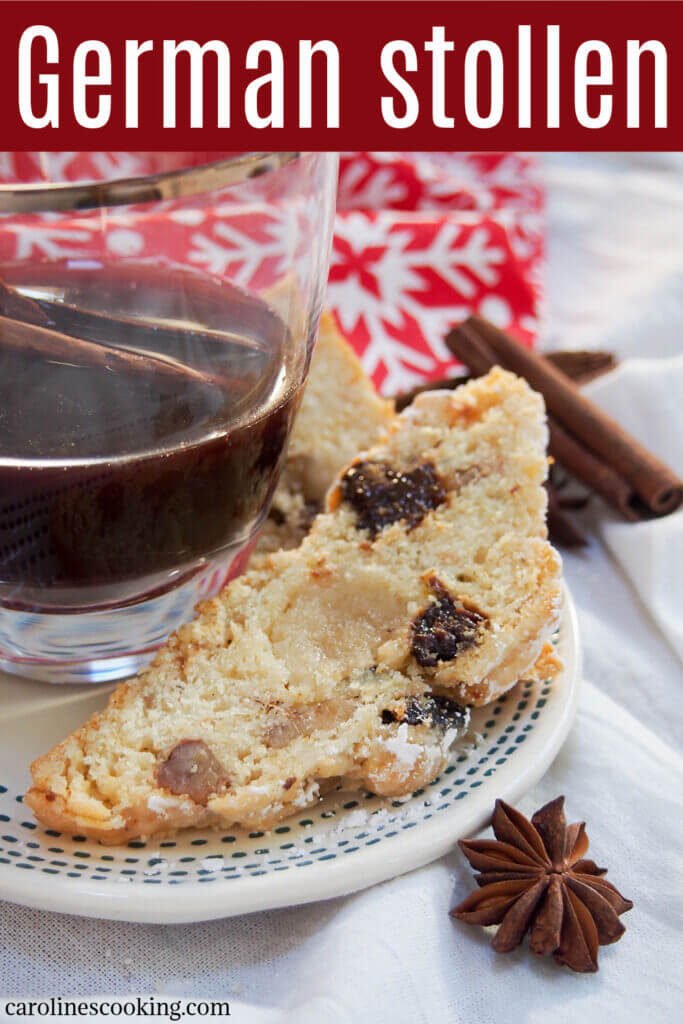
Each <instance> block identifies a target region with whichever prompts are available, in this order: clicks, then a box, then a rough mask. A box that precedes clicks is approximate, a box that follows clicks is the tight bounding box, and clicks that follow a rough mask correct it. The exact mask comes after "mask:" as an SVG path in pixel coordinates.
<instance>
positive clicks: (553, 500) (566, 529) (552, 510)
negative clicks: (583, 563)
mask: <svg viewBox="0 0 683 1024" xmlns="http://www.w3.org/2000/svg"><path fill="white" fill-rule="evenodd" d="M547 491H548V534H549V535H550V539H551V541H552V542H553V543H554V544H561V545H562V546H563V547H566V548H580V547H584V545H585V544H586V543H587V542H586V538H585V536H584V535H583V533H582V532H581V530H580V529H579V528H578V526H577V525H576V523H575V522H574V520H573V519H572V518H571V516H568V515H567V513H566V512H565V511H564V509H563V508H562V506H561V504H560V501H559V499H558V497H557V494H556V493H555V491H554V489H553V488H552V487H548V488H547Z"/></svg>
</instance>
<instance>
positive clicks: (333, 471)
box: [252, 313, 394, 565]
mask: <svg viewBox="0 0 683 1024" xmlns="http://www.w3.org/2000/svg"><path fill="white" fill-rule="evenodd" d="M393 415H394V409H393V404H392V403H391V402H389V401H387V400H386V399H384V398H380V396H379V395H378V394H377V392H376V391H375V389H374V387H373V385H372V383H371V381H370V380H368V378H367V377H366V376H365V374H364V373H363V369H362V367H361V365H360V362H359V361H358V358H357V356H356V354H355V352H354V351H353V349H352V348H351V346H350V345H349V343H348V342H347V341H346V339H345V338H344V337H343V336H342V335H341V334H340V332H339V330H338V329H337V326H336V324H335V321H334V318H333V317H332V314H331V313H323V316H322V319H321V321H320V331H319V333H318V343H317V345H316V347H315V351H314V353H313V360H312V362H311V369H310V373H309V375H308V381H307V384H306V387H305V389H304V394H303V398H302V400H301V406H300V408H299V412H298V414H297V418H296V420H295V422H294V428H293V430H292V436H291V438H290V442H289V449H288V453H287V459H286V462H285V465H284V469H283V472H282V476H281V477H280V482H279V483H278V486H277V489H276V491H275V495H274V497H273V502H272V505H271V507H270V513H269V515H268V516H267V518H266V520H265V522H264V524H263V528H262V530H261V534H260V536H259V539H258V542H257V544H256V548H255V551H254V556H253V558H252V565H253V564H255V561H254V559H256V558H258V557H259V556H260V555H263V554H267V553H270V552H272V551H277V550H279V549H281V548H293V547H296V546H297V545H298V544H299V543H300V542H301V540H302V539H303V537H304V536H305V534H306V533H307V532H308V530H309V527H310V525H311V523H312V522H313V519H314V517H315V516H316V515H317V513H318V512H319V511H320V509H321V507H322V503H323V500H324V497H325V492H326V491H327V489H328V487H329V486H330V484H331V483H332V481H333V480H334V478H335V477H336V475H337V473H338V472H339V471H340V469H341V468H342V467H343V466H345V465H346V464H347V463H348V462H350V461H351V459H352V458H353V457H354V456H355V455H356V454H357V453H358V452H360V451H362V450H363V449H365V448H369V447H371V446H372V445H373V444H375V443H376V442H377V441H378V440H379V438H380V436H381V435H382V433H383V432H384V431H385V430H386V429H387V427H388V426H389V424H390V423H391V420H392V418H393Z"/></svg>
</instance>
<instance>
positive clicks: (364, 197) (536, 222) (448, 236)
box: [0, 153, 543, 394]
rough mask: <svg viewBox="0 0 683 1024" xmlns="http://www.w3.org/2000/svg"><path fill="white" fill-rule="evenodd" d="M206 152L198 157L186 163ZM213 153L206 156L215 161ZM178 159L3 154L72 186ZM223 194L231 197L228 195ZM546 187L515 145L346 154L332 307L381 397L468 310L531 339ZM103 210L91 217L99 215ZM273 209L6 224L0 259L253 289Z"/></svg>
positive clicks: (21, 167) (444, 363)
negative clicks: (211, 280)
mask: <svg viewBox="0 0 683 1024" xmlns="http://www.w3.org/2000/svg"><path fill="white" fill-rule="evenodd" d="M200 156H203V157H206V158H207V159H208V158H210V157H211V154H193V159H194V162H197V161H198V158H199V157H200ZM215 156H216V154H214V157H215ZM179 159H181V160H183V161H185V160H186V156H184V155H182V154H176V155H174V154H151V153H85V154H83V153H81V154H79V153H22V154H12V153H5V154H0V180H3V181H6V182H11V181H36V180H53V181H60V180H61V181H75V180H83V179H99V178H104V177H110V176H117V177H126V176H135V175H139V174H146V173H152V172H157V171H160V170H170V169H172V168H173V167H174V166H175V165H176V164H177V163H178V160H179ZM226 195H227V194H226ZM542 214H543V190H542V188H541V186H540V183H539V179H538V172H537V167H536V164H535V162H534V160H533V159H532V158H531V157H529V156H526V155H522V154H519V153H347V154H344V155H343V156H342V159H341V167H340V175H339V200H338V211H337V217H336V223H335V232H334V242H333V247H332V258H331V266H330V277H329V286H328V292H327V303H328V305H329V306H330V307H331V308H332V310H333V312H334V314H335V315H336V317H337V319H338V321H339V323H340V326H341V328H342V330H343V331H344V333H345V334H346V335H347V336H348V337H349V338H350V340H351V342H352V343H353V345H354V347H355V348H356V350H357V351H358V353H359V355H360V357H361V359H362V362H363V365H364V367H365V369H366V371H367V372H368V374H370V376H372V378H373V380H374V381H375V383H376V385H377V386H378V387H379V388H380V389H381V390H382V391H384V392H385V393H386V394H391V393H395V392H397V391H402V390H404V389H407V388H409V387H411V386H413V385H414V384H416V383H418V382H419V381H420V380H421V379H425V378H430V379H431V378H435V377H439V376H442V375H443V374H444V373H445V372H446V371H447V370H448V368H449V367H450V366H451V365H452V363H453V361H452V359H451V357H450V354H449V353H448V351H447V349H446V347H445V345H444V342H443V339H444V336H445V334H446V333H447V331H448V329H449V327H450V326H451V325H452V324H453V323H455V322H457V321H459V320H461V319H463V318H464V317H466V316H467V315H468V314H469V313H471V312H477V313H480V314H481V315H482V316H485V317H487V318H488V319H490V320H492V321H494V322H495V323H497V324H498V325H499V326H501V327H505V328H509V329H510V330H511V331H512V333H514V334H516V335H517V336H518V337H520V338H521V339H522V340H524V341H526V342H527V343H529V344H531V343H532V341H533V339H534V336H535V334H536V332H537V323H538V315H539V303H540V271H541V265H542V259H543V226H542ZM95 218H98V220H97V223H96V224H95V223H94V219H95ZM282 227H283V225H282V224H281V223H279V222H278V220H277V217H276V216H272V215H270V214H269V213H267V212H266V213H264V212H263V211H260V212H257V213H254V212H250V211H248V210H243V209H242V210H241V209H239V208H238V207H236V206H235V204H231V203H230V202H229V201H224V202H220V201H219V202H216V203H214V204H212V206H211V207H207V206H205V205H202V203H201V200H199V201H198V202H197V203H196V204H194V205H192V206H187V204H185V205H184V206H182V207H180V206H178V204H174V203H173V202H167V203H164V204H158V205H155V207H154V208H152V210H151V212H150V211H149V210H145V209H144V208H128V209H116V210H111V211H108V212H107V215H106V220H105V223H104V225H103V223H102V220H101V218H100V215H99V213H98V212H97V211H95V212H91V213H82V214H74V215H73V216H71V217H63V216H62V217H59V218H57V217H54V216H53V215H50V214H45V215H32V216H25V217H22V218H7V219H5V220H0V260H13V259H22V260H23V259H64V258H79V257H80V258H84V257H90V258H93V257H95V258H103V257H105V256H106V255H107V252H109V253H110V254H113V255H116V256H120V257H129V258H138V259H139V258H144V259H148V258H153V259H169V258H172V259H174V260H176V261H178V262H181V263H186V264H187V265H188V266H195V267H201V268H203V269H204V270H205V271H207V272H209V273H211V274H214V275H217V276H219V277H220V276H226V275H227V276H230V277H231V279H232V280H234V281H236V283H237V284H240V285H243V286H244V287H247V288H259V287H263V286H266V285H268V284H269V282H271V281H272V280H274V279H276V278H277V276H278V274H280V273H282V272H285V271H286V269H287V267H286V266H285V263H286V251H287V250H286V235H285V233H284V232H283V230H282Z"/></svg>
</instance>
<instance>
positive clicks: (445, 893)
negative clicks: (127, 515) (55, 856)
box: [0, 154, 683, 1024]
mask: <svg viewBox="0 0 683 1024" xmlns="http://www.w3.org/2000/svg"><path fill="white" fill-rule="evenodd" d="M546 170H547V176H548V184H549V196H550V201H549V223H550V251H549V277H548V314H549V316H548V329H547V332H546V337H545V341H546V343H547V344H548V345H549V346H552V347H558V346H565V347H587V348H590V347H594V348H610V349H613V350H615V351H616V352H618V353H619V354H620V356H621V357H622V358H629V359H630V358H631V357H638V359H639V363H638V364H631V363H627V364H626V366H624V367H623V368H622V369H621V370H620V371H618V374H615V375H614V376H613V377H610V378H609V379H604V380H602V381H599V382H596V383H595V384H593V385H592V386H591V388H592V394H593V396H594V397H595V400H596V401H599V402H600V403H601V404H603V405H604V406H605V407H606V408H609V409H610V410H611V411H613V412H614V413H616V414H617V415H618V416H619V417H620V418H621V419H622V420H623V421H624V422H626V423H627V424H628V425H629V426H630V428H631V429H632V430H633V431H634V432H636V433H638V434H639V435H640V436H641V438H642V439H643V440H645V441H646V442H648V443H650V444H652V445H653V446H656V447H657V449H658V450H659V451H660V453H661V454H662V455H663V456H664V457H665V458H667V459H668V460H669V461H670V462H671V463H672V464H674V465H676V467H677V468H678V470H679V472H682V471H683V452H682V450H681V448H682V444H683V441H682V438H683V410H682V409H681V403H682V402H683V358H680V357H681V356H682V355H683V343H682V342H681V332H683V157H681V156H657V155H653V154H632V155H628V156H624V155H616V154H615V155H611V156H610V155H596V156H589V155H582V154H558V155H553V156H550V157H548V158H547V160H546ZM677 356H678V357H679V358H678V359H676V357H677ZM681 515H683V514H679V515H678V516H676V517H671V518H670V519H668V520H666V521H659V522H656V523H650V524H644V525H643V526H635V527H634V526H632V525H626V526H623V525H622V524H619V523H614V522H612V517H611V516H610V515H609V513H606V511H605V510H604V509H601V508H599V507H598V505H597V503H594V504H593V505H592V506H591V507H590V508H589V509H588V510H587V511H586V513H584V514H583V518H584V520H585V523H586V526H587V529H589V530H590V532H591V535H592V537H593V538H594V539H593V540H592V541H591V543H590V546H589V547H588V548H587V549H585V550H582V551H580V552H578V553H569V554H567V555H566V558H565V565H566V575H567V578H568V580H569V584H570V586H571V588H572V591H573V593H574V596H575V598H576V601H577V604H578V608H579V618H580V624H581V631H582V637H583V643H584V648H585V674H586V678H587V679H589V680H591V681H592V682H591V683H586V684H585V686H584V689H583V693H582V698H581V706H580V710H579V715H578V718H577V721H576V724H575V726H574V729H573V731H572V733H571V735H570V737H569V739H568V741H567V743H566V745H565V747H564V748H563V750H562V751H561V753H560V755H559V756H558V758H557V759H556V761H555V763H554V765H553V766H552V768H551V769H550V771H549V772H548V774H547V775H546V776H545V778H544V779H543V780H542V782H541V783H540V784H539V785H538V786H536V788H535V790H534V791H533V792H532V793H530V794H529V795H528V796H527V797H526V798H525V799H524V800H522V801H521V803H520V806H521V808H522V810H524V811H525V812H528V813H530V812H532V811H533V810H534V809H535V808H536V807H538V806H540V804H541V803H543V802H544V801H546V800H548V799H551V798H552V797H554V796H556V795H557V794H558V793H565V794H566V795H567V811H568V816H569V818H570V820H577V819H584V818H585V819H586V820H587V822H588V834H589V838H590V840H591V855H592V856H593V857H594V858H595V859H596V860H597V861H598V863H602V864H606V865H607V866H608V867H609V868H610V875H609V877H610V878H611V879H612V880H613V882H614V883H615V884H616V885H617V886H618V887H619V888H620V889H621V890H622V892H623V893H624V894H625V895H627V896H629V897H631V898H633V899H634V900H635V902H636V907H635V909H634V910H633V911H631V912H630V913H629V914H628V915H627V916H626V917H625V919H624V920H625V923H626V925H627V933H626V935H625V937H624V938H623V939H622V941H621V942H620V943H619V944H618V945H615V946H612V947H607V948H605V949H602V950H601V953H600V963H601V970H600V973H599V974H597V975H586V976H575V975H572V974H571V973H570V972H568V971H567V970H566V969H560V968H557V967H555V965H554V964H553V963H552V962H545V961H543V962H541V961H537V960H535V959H532V958H531V957H530V955H529V954H528V952H527V951H526V950H524V949H522V950H519V951H517V952H515V953H513V954H511V955H510V956H508V957H496V956H495V954H493V953H492V951H491V949H490V937H489V935H487V933H486V932H484V931H483V930H481V929H473V928H467V927H466V926H465V925H460V924H453V923H452V922H451V921H450V919H449V918H448V917H447V911H448V909H449V907H450V906H451V905H452V903H453V902H454V901H455V899H456V898H457V899H461V898H462V897H463V896H464V894H465V893H466V892H468V891H469V890H470V889H471V887H472V883H471V875H470V872H469V869H468V868H467V867H466V866H465V863H464V860H463V858H462V857H461V856H460V855H459V853H453V854H452V855H451V856H449V857H447V858H444V859H443V860H441V861H439V862H437V863H436V864H433V865H432V866H430V867H428V868H425V869H422V870H420V871H416V872H414V873H412V874H410V875H408V876H406V877H404V878H400V879H396V880H394V881H392V882H387V883H385V884H383V885H380V886H376V887H375V888H374V889H372V890H369V891H368V892H365V893H360V894H357V895H355V896H351V897H348V898H344V899H337V900H333V901H330V902H327V903H320V904H315V905H311V906H308V907H299V908H295V909H292V910H284V911H277V912H274V913H266V914H258V915H252V916H248V917H242V918H238V919H233V920H226V921H217V922H213V923H210V924H199V925H193V926H183V927H173V926H168V927H166V926H141V925H125V924H115V923H110V922H97V921H89V920H82V919H76V918H68V917H61V916H57V915H50V914H46V913H41V912H38V911H31V910H26V909H23V908H20V907H14V906H11V905H9V904H0V995H10V994H12V995H22V996H31V995H33V996H49V995H57V994H60V995H62V996H70V995H100V994H129V993H154V992H163V993H166V994H169V995H182V996H195V997H201V998H210V997H223V998H226V997H227V998H231V999H233V1000H234V1008H233V1018H232V1019H235V1020H236V1021H239V1020H244V1021H245V1022H246V1021H247V1020H248V1021H249V1022H250V1024H251V1022H255V1024H258V1022H266V1021H268V1022H275V1021H277V1022H287V1024H318V1022H320V1021H322V1020H325V1021H326V1022H327V1024H337V1022H344V1024H346V1022H349V1024H351V1022H353V1024H358V1022H365V1021H373V1022H379V1024H383V1022H385V1021H386V1022H389V1021H391V1022H398V1024H403V1022H406V1024H407V1022H411V1024H418V1022H419V1024H423V1022H424V1024H427V1022H435V1021H438V1022H442V1021H443V1022H449V1024H450V1022H454V1024H460V1022H462V1024H489V1022H491V1024H492V1022H494V1021H496V1022H497V1021H499V1020H501V1019H504V1020H513V1021H515V1022H517V1021H524V1022H527V1021H528V1022H536V1021H539V1022H540V1021H543V1022H545V1021H547V1020H549V1019H551V1020H552V1021H553V1022H554V1024H564V1022H567V1024H569V1022H573V1021H574V1020H576V1019H577V1018H578V1017H579V1015H580V1016H581V1019H582V1020H584V1021H586V1022H587V1024H592V1022H599V1024H604V1022H609V1021H614V1020H618V1021H620V1022H625V1024H630V1022H631V1021H633V1022H634V1024H635V1022H638V1024H641V1021H642V1020H643V1019H646V1020H648V1021H665V1020H666V1021H667V1022H668V1021H670V1020H672V1019H677V1016H678V1017H679V1016H680V1015H681V1014H682V1012H683V981H682V980H681V972H680V958H681V953H682V952H683V943H682V939H681V936H682V935H683V835H682V831H681V829H682V826H681V821H682V819H683V806H682V805H683V759H682V758H681V755H680V751H681V741H682V740H683V702H682V701H681V697H680V694H681V692H682V691H681V684H682V683H683V671H682V668H681V662H680V661H679V657H680V656H682V655H683V651H682V648H683V643H682V639H681V612H682V611H683V599H682V586H683V584H682V582H681V581H682V580H683V560H682V559H681V545H682V540H681V536H682V530H683V520H682V518H681ZM676 651H678V656H677V654H676ZM239 1004H249V1006H250V1008H251V1009H250V1011H249V1012H248V1013H247V1010H246V1007H245V1009H244V1012H241V1011H240V1005H239ZM259 1007H271V1008H277V1010H276V1011H273V1010H272V1009H271V1010H270V1012H265V1010H264V1012H263V1013H261V1012H259V1009H258V1008H259ZM676 1011H678V1015H677V1013H676Z"/></svg>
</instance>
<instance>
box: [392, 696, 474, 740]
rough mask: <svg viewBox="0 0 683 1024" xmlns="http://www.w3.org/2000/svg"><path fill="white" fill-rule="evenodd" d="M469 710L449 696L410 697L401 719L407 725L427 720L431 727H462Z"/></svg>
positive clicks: (466, 719)
mask: <svg viewBox="0 0 683 1024" xmlns="http://www.w3.org/2000/svg"><path fill="white" fill-rule="evenodd" d="M468 718H469V712H468V711H467V708H464V707H463V706H462V704H458V702H457V701H455V700H451V699H450V697H442V696H440V695H439V694H437V695H436V696H430V695H427V696H424V697H410V698H409V700H408V701H407V703H406V709H405V713H404V715H403V721H404V722H407V723H408V725H419V724H420V723H421V722H428V723H429V725H431V727H432V728H433V729H443V730H444V732H445V731H446V729H462V728H463V727H464V726H465V725H466V724H467V721H468Z"/></svg>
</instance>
